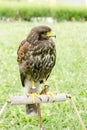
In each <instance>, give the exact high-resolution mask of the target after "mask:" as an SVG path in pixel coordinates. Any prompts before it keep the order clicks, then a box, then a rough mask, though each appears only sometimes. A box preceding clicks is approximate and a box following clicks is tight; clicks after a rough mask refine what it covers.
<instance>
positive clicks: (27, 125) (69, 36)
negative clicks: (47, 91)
mask: <svg viewBox="0 0 87 130" xmlns="http://www.w3.org/2000/svg"><path fill="white" fill-rule="evenodd" d="M42 7H43V8H42ZM77 7H78V8H77ZM67 10H68V11H67ZM70 10H71V11H70ZM80 10H81V11H82V10H84V12H85V13H82V12H80ZM86 10H87V9H86V5H85V6H80V5H79V6H71V5H68V6H67V5H66V6H64V5H59V6H55V7H54V6H52V5H49V6H47V5H46V4H45V3H44V4H42V6H41V3H40V4H39V3H38V4H37V5H36V4H34V3H33V4H32V5H31V4H30V5H29V4H26V3H25V2H24V1H23V2H17V1H10V2H7V1H4V2H3V1H0V19H1V21H0V30H1V31H0V108H1V107H2V105H3V104H4V102H5V101H6V99H8V98H9V97H10V96H11V95H21V94H22V89H23V88H22V86H21V82H20V76H19V70H18V65H17V61H16V58H17V54H16V53H17V49H18V46H19V44H20V42H21V41H22V40H23V39H25V38H26V36H27V35H28V33H29V31H30V29H31V28H32V27H33V26H37V25H48V26H50V27H51V28H52V30H53V32H55V33H56V35H57V38H56V39H54V41H55V43H56V50H57V61H56V65H55V67H54V69H53V71H52V73H51V76H50V78H49V79H48V84H49V85H50V86H51V90H52V91H57V92H59V93H63V92H65V93H70V94H71V95H72V96H73V97H74V100H75V103H76V105H77V108H78V111H79V113H80V115H81V117H82V119H83V121H84V123H85V125H86V127H87V103H86V102H87V69H86V68H87V22H86V19H84V14H85V16H86V15H87V13H86ZM45 11H46V12H45ZM73 11H76V12H77V14H78V15H77V14H75V13H73ZM80 13H81V14H80ZM79 14H80V15H79ZM51 16H52V17H53V16H55V17H53V18H56V19H57V21H56V22H55V23H48V22H42V21H39V22H38V21H35V22H31V21H30V18H32V17H51ZM68 16H69V17H68ZM70 16H71V17H70ZM75 16H76V17H75ZM77 16H78V19H77ZM3 17H5V18H6V19H4V20H3ZM20 17H21V20H20V21H16V20H18V19H19V18H20ZM7 18H12V20H9V21H7ZM68 18H69V19H68ZM86 18H87V17H86ZM24 20H25V21H24ZM29 21H30V22H29ZM58 21H61V22H58ZM71 21H73V22H71ZM42 118H43V124H44V126H45V127H46V129H47V130H82V128H81V126H80V124H79V122H78V120H77V118H76V115H75V113H74V112H73V109H72V107H71V105H70V103H69V102H68V101H67V102H64V103H53V104H42ZM35 129H36V130H39V124H38V119H37V117H26V115H25V107H24V106H8V108H7V109H6V111H5V113H4V114H3V115H2V116H1V117H0V130H35Z"/></svg>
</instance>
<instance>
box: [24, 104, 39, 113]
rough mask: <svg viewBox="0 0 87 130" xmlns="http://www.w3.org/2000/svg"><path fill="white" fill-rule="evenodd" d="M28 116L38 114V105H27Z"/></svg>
mask: <svg viewBox="0 0 87 130" xmlns="http://www.w3.org/2000/svg"><path fill="white" fill-rule="evenodd" d="M26 114H27V115H36V114H37V105H36V104H27V105H26Z"/></svg>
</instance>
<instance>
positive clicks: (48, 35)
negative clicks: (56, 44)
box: [46, 32, 56, 38]
mask: <svg viewBox="0 0 87 130" xmlns="http://www.w3.org/2000/svg"><path fill="white" fill-rule="evenodd" d="M46 36H47V37H55V38H56V34H54V33H53V32H47V33H46Z"/></svg>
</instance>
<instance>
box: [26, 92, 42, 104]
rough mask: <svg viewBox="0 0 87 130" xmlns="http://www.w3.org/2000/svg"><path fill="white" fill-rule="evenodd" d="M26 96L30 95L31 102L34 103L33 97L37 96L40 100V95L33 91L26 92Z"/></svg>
mask: <svg viewBox="0 0 87 130" xmlns="http://www.w3.org/2000/svg"><path fill="white" fill-rule="evenodd" d="M27 96H32V103H35V97H37V98H39V99H40V100H41V98H40V96H39V95H38V94H37V93H35V92H34V93H28V94H27Z"/></svg>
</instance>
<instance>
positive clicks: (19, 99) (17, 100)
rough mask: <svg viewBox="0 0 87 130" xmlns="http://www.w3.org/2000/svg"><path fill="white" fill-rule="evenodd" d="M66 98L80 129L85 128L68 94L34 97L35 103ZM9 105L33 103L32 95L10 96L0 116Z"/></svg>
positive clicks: (0, 111)
mask: <svg viewBox="0 0 87 130" xmlns="http://www.w3.org/2000/svg"><path fill="white" fill-rule="evenodd" d="M67 98H68V99H70V102H71V105H72V106H73V109H74V111H75V113H76V116H77V118H78V121H79V123H80V124H81V126H82V130H86V127H85V124H84V122H83V120H82V118H81V116H80V114H79V112H78V110H77V107H76V105H75V102H74V100H73V98H72V97H71V95H68V94H64V93H62V94H54V95H50V96H48V95H39V97H37V96H36V97H34V100H35V103H49V102H50V103H52V102H64V101H66V100H67ZM9 103H10V104H11V105H24V104H32V103H33V98H32V96H12V97H11V98H10V99H9V100H7V101H6V102H5V104H4V105H3V107H2V109H1V110H0V116H1V115H2V114H3V112H4V110H5V108H6V107H7V105H8V104H9Z"/></svg>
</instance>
